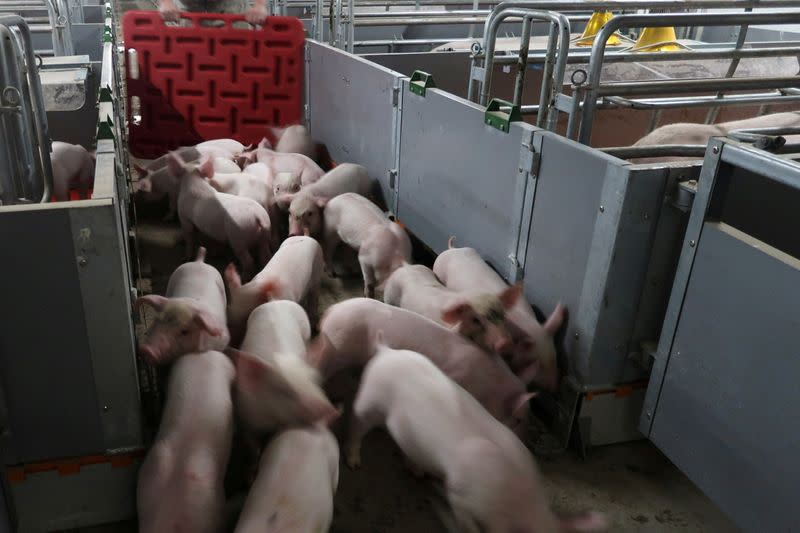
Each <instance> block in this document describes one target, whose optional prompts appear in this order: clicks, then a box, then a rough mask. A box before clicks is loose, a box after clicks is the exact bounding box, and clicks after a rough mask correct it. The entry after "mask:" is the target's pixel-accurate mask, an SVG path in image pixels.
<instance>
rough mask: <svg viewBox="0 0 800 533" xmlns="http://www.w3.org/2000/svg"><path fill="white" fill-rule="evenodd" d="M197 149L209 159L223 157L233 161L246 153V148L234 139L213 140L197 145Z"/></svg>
mask: <svg viewBox="0 0 800 533" xmlns="http://www.w3.org/2000/svg"><path fill="white" fill-rule="evenodd" d="M195 149H196V150H197V151H198V152H200V154H201V155H204V156H207V157H223V158H226V159H231V160H232V159H233V158H234V157H236V156H238V155H239V154H241V153H242V152H244V151H245V150H246V147H245V146H244V145H243V144H242V143H240V142H239V141H235V140H233V139H213V140H210V141H204V142H201V143H199V144H196V145H195Z"/></svg>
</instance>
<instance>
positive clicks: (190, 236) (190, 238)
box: [180, 218, 194, 261]
mask: <svg viewBox="0 0 800 533" xmlns="http://www.w3.org/2000/svg"><path fill="white" fill-rule="evenodd" d="M180 220H181V229H182V230H183V239H184V240H185V241H186V259H187V260H188V261H191V260H192V259H193V258H194V225H193V224H192V221H191V220H188V219H185V218H181V219H180Z"/></svg>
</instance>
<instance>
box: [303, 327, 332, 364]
mask: <svg viewBox="0 0 800 533" xmlns="http://www.w3.org/2000/svg"><path fill="white" fill-rule="evenodd" d="M330 348H331V343H330V341H329V340H328V337H326V336H325V334H324V333H320V334H319V335H318V336H317V338H315V339H314V340H312V341H311V342H310V343H309V344H308V350H306V363H308V364H309V365H310V366H311V367H312V368H317V369H318V368H320V367H321V366H322V363H323V361H324V360H325V354H326V353H327V352H328V351H329V350H330Z"/></svg>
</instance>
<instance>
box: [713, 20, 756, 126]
mask: <svg viewBox="0 0 800 533" xmlns="http://www.w3.org/2000/svg"><path fill="white" fill-rule="evenodd" d="M752 11H753V8H752V7H748V8H745V10H744V12H745V13H750V12H752ZM749 30H750V25H749V24H742V25H741V26H739V35H738V36H737V37H736V50H741V48H742V46H744V42H745V41H746V40H747V32H748V31H749ZM740 61H741V59H740V58H738V57H734V58H733V59H731V64H730V65H728V70H727V72H725V77H726V78H732V77H733V75H734V74H735V73H736V69H737V68H739V62H740ZM722 95H723V93H722V91H720V92H718V93H717V98H722ZM718 115H719V107H712V108H711V109H709V110H708V113H707V114H706V124H712V123H713V122H714V121H715V120H717V116H718Z"/></svg>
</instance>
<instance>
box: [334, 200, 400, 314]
mask: <svg viewBox="0 0 800 533" xmlns="http://www.w3.org/2000/svg"><path fill="white" fill-rule="evenodd" d="M323 232H324V237H323V243H324V249H323V251H324V254H325V264H326V265H327V266H328V271H329V272H333V254H334V252H335V250H336V246H337V245H338V244H339V243H340V242H344V243H345V244H347V246H349V247H350V248H353V249H354V250H356V252H358V263H359V265H361V274H362V276H363V278H364V296H365V297H367V298H373V297H374V296H375V287H376V286H379V285H381V284H382V283H384V282H385V281H386V280H387V279H388V278H389V275H390V274H391V273H392V272H394V271H395V270H396V269H397V268H399V267H400V265H402V264H403V263H404V262H405V263H407V262H409V261H411V240H410V239H409V238H408V235H407V234H406V232H405V230H403V228H401V227H400V226H399V225H398V224H395V223H394V222H392V221H390V220H388V219H387V218H386V216H385V215H384V214H383V212H382V211H381V210H380V209H379V208H378V206H376V205H375V204H373V203H372V202H371V201H369V200H368V199H366V198H364V197H363V196H361V195H359V194H356V193H352V192H348V193H344V194H340V195H339V196H335V197H334V198H331V200H330V201H328V203H327V205H325V210H324V211H323Z"/></svg>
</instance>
